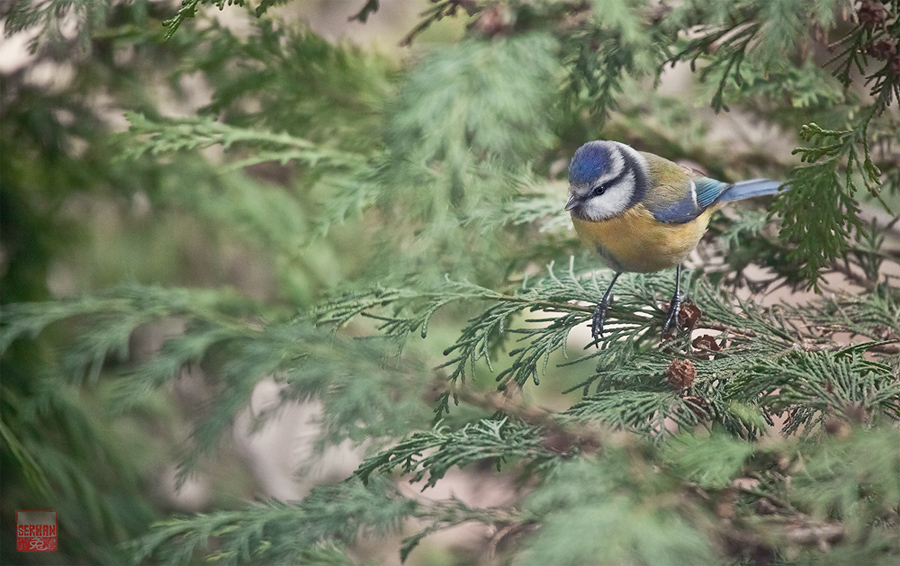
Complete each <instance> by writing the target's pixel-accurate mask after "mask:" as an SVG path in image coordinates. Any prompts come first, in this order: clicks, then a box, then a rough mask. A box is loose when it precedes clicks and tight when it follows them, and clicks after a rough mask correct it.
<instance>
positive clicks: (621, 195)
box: [584, 175, 634, 221]
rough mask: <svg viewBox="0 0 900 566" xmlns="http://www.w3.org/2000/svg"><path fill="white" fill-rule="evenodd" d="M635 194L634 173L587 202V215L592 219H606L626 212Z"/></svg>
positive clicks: (585, 207)
mask: <svg viewBox="0 0 900 566" xmlns="http://www.w3.org/2000/svg"><path fill="white" fill-rule="evenodd" d="M632 194H634V175H629V176H628V177H626V178H625V179H623V180H622V181H621V182H620V183H618V184H617V185H616V186H614V187H611V188H610V189H609V190H608V191H606V192H605V193H604V194H602V195H601V196H598V197H594V198H592V199H590V200H589V201H588V202H587V203H585V206H584V209H585V210H584V211H585V216H587V217H588V218H590V219H591V220H595V221H596V220H604V219H606V218H610V217H612V216H615V215H617V214H621V213H622V212H625V210H626V209H627V208H628V204H629V202H630V201H631V195H632Z"/></svg>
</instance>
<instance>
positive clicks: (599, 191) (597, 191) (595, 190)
mask: <svg viewBox="0 0 900 566" xmlns="http://www.w3.org/2000/svg"><path fill="white" fill-rule="evenodd" d="M606 188H607V187H606V185H597V186H596V187H594V188H592V189H591V195H592V196H595V197H599V196H600V195H602V194H603V193H605V192H606Z"/></svg>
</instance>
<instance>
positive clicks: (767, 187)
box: [716, 179, 790, 202]
mask: <svg viewBox="0 0 900 566" xmlns="http://www.w3.org/2000/svg"><path fill="white" fill-rule="evenodd" d="M781 185H782V182H781V181H773V180H772V179H750V180H749V181H738V182H737V183H735V184H733V185H731V186H730V187H728V188H727V189H725V190H724V191H723V192H722V194H721V195H719V198H717V199H716V202H728V201H733V200H744V199H745V198H753V197H761V196H763V195H774V194H775V193H777V192H779V189H780V188H781ZM789 188H790V185H787V186H785V187H784V190H787V189H789Z"/></svg>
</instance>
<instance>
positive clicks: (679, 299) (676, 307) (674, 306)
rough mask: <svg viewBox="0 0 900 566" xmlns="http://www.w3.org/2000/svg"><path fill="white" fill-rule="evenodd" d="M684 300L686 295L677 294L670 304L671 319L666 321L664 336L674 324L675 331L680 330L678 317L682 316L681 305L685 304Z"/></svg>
mask: <svg viewBox="0 0 900 566" xmlns="http://www.w3.org/2000/svg"><path fill="white" fill-rule="evenodd" d="M684 299H685V295H679V294H677V293H676V294H675V296H674V297H672V302H671V303H669V318H667V319H666V324H665V325H664V326H663V331H662V333H663V334H665V333H667V332H668V331H669V327H670V326H672V325H673V324H674V328H675V330H676V331H677V330H678V315H679V314H681V305H683V304H684Z"/></svg>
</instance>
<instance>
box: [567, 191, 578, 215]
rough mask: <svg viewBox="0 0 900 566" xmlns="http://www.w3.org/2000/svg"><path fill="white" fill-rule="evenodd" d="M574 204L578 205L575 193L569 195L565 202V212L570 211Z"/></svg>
mask: <svg viewBox="0 0 900 566" xmlns="http://www.w3.org/2000/svg"><path fill="white" fill-rule="evenodd" d="M576 206H578V198H577V197H576V196H575V195H571V196H570V197H569V200H568V202H566V212H570V211H571V210H572V209H573V208H575V207H576Z"/></svg>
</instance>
